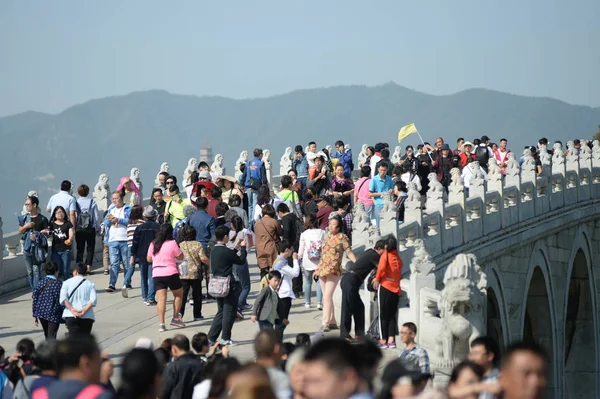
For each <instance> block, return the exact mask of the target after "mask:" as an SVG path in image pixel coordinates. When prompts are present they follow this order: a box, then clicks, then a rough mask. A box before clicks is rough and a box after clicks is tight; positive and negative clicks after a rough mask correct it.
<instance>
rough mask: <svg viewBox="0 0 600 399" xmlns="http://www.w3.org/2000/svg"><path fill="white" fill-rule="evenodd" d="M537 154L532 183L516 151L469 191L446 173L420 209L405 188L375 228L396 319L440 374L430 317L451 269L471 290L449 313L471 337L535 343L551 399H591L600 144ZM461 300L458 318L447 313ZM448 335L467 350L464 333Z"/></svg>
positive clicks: (436, 315) (529, 167)
mask: <svg viewBox="0 0 600 399" xmlns="http://www.w3.org/2000/svg"><path fill="white" fill-rule="evenodd" d="M545 155H546V157H544V156H542V161H543V163H544V165H543V174H542V176H536V174H535V170H534V167H535V163H533V162H531V159H529V158H531V156H530V154H528V153H526V154H525V155H524V162H523V165H522V166H521V167H519V166H518V163H516V162H515V161H514V158H513V159H511V161H512V164H511V162H509V166H508V168H507V170H506V175H504V176H503V175H502V172H501V170H500V169H499V168H498V167H497V166H496V165H495V164H494V165H492V164H490V166H489V169H490V170H489V174H488V179H487V182H486V181H484V180H483V179H482V178H481V177H482V176H474V178H473V179H471V184H470V190H469V195H466V194H465V191H466V190H464V187H463V183H462V180H461V179H460V177H459V176H460V175H457V174H456V172H454V173H453V181H452V183H451V185H450V187H449V190H448V191H449V192H448V194H446V193H445V192H444V191H443V190H440V191H439V192H436V190H435V189H434V190H430V192H429V193H428V197H427V200H426V207H425V210H423V209H422V207H421V206H420V198H419V196H418V193H416V192H413V191H412V190H411V189H409V198H408V200H407V202H406V215H405V223H403V224H402V225H400V226H397V224H396V223H395V220H393V216H392V215H391V213H390V214H388V215H382V225H381V232H382V234H387V233H392V234H395V235H396V236H397V238H398V242H399V247H400V248H399V249H400V253H401V257H402V258H403V261H404V265H405V270H404V273H403V281H402V287H403V291H404V294H403V300H402V301H401V309H400V316H399V318H400V323H402V322H406V321H413V322H415V323H416V324H417V325H418V327H419V330H420V333H419V337H418V341H419V342H420V343H421V344H422V345H423V346H424V347H426V348H427V349H428V351H429V352H430V354H432V355H433V356H432V357H433V358H434V359H435V360H434V363H437V364H438V366H439V367H438V373H441V374H444V367H443V366H444V364H443V362H444V360H445V361H446V362H448V361H450V364H448V363H446V366H451V365H452V360H453V359H441V358H440V356H441V357H444V356H447V355H443V354H442V353H443V342H440V338H439V336H440V334H442V332H443V330H444V328H446V327H444V323H445V321H444V319H445V318H446V319H447V320H449V323H448V324H449V325H450V330H452V327H451V325H452V320H450V317H448V316H447V313H448V312H446V316H444V311H443V309H442V302H443V301H444V298H443V297H444V291H445V289H446V288H447V287H446V286H445V284H444V282H445V281H446V280H447V279H450V280H452V279H453V276H454V277H456V275H457V273H458V274H461V273H462V277H467V276H468V277H469V278H470V279H471V280H475V281H473V284H474V285H477V284H478V283H483V284H482V285H481V286H479V287H472V291H471V293H470V296H469V297H468V298H469V299H468V300H464V299H460V298H457V299H456V300H454V301H453V302H452V301H451V306H454V307H455V308H454V310H450V313H451V314H452V313H454V314H455V315H458V316H459V317H463V316H464V318H466V319H467V320H469V321H471V322H472V323H471V324H472V325H477V324H478V323H477V322H473V320H477V319H480V322H481V325H482V327H483V328H482V330H483V331H481V333H486V334H487V335H490V336H492V337H494V338H496V339H497V341H498V342H499V343H500V346H501V348H503V347H505V346H506V345H508V344H509V343H511V342H513V341H516V340H520V339H529V340H535V341H536V342H538V343H539V344H541V345H542V346H543V347H544V348H545V349H546V350H547V352H548V355H549V358H550V370H549V375H550V381H549V382H550V384H549V385H550V389H551V391H552V394H553V396H554V397H556V398H567V397H569V398H573V397H582V398H583V397H586V398H591V397H598V395H599V393H600V392H599V387H598V384H599V379H598V378H599V370H600V364H599V362H600V354H599V351H598V350H599V348H598V343H597V342H598V338H599V336H598V298H599V296H600V292H599V291H598V289H599V287H600V281H599V280H598V279H599V278H600V263H599V261H600V146H599V145H598V142H595V143H594V149H593V151H590V150H589V149H584V150H582V152H581V154H577V153H576V152H575V149H574V148H573V147H569V151H568V152H567V155H566V157H564V156H563V155H562V151H560V152H559V153H557V152H556V151H555V155H554V157H553V159H552V160H550V159H549V158H550V157H549V155H548V154H545ZM457 176H458V178H457ZM434 185H435V184H434ZM438 188H439V187H438ZM432 191H433V194H432ZM357 227H358V228H359V229H360V226H355V229H356V228H357ZM365 230H367V229H365ZM358 245H360V244H358ZM367 245H368V244H367ZM459 254H473V255H475V257H476V259H477V260H476V263H477V265H478V266H477V265H475V266H476V267H477V271H478V270H479V268H480V271H481V272H482V273H481V274H482V277H483V278H480V279H479V280H478V277H477V276H478V274H477V273H475V274H469V273H470V272H464V270H461V269H464V268H468V267H469V265H468V264H466V263H468V261H465V260H464V259H457V255H459ZM455 259H456V261H455ZM409 265H410V268H409ZM449 266H450V267H449ZM409 269H410V270H409ZM450 269H452V270H450ZM473 271H476V270H475V269H473ZM473 276H475V277H473ZM467 291H468V290H467ZM448 295H450V293H448ZM448 295H447V296H446V299H447V298H448ZM479 295H482V298H483V299H484V302H483V304H484V306H481V307H478V306H477V305H476V302H477V297H478V296H479ZM364 296H365V297H366V294H365V295H364ZM450 297H451V295H450ZM461 302H464V304H465V305H467V308H466V310H465V309H462V310H456V307H457V305H459V304H461ZM469 302H470V303H469ZM446 329H447V328H446ZM452 338H453V339H454V341H455V342H456V341H460V340H461V339H463V340H465V339H466V340H467V343H468V340H469V339H472V338H473V336H469V335H468V334H467V335H466V336H463V337H460V334H459V335H458V336H457V335H456V334H454V336H453V337H452ZM442 341H443V340H442ZM467 347H468V346H467ZM462 350H463V352H464V348H463V349H462ZM454 351H455V352H454V355H455V356H457V358H456V359H455V360H456V361H458V359H460V358H464V356H465V355H466V353H460V351H461V349H460V348H459V347H458V346H456V347H455V348H454ZM446 371H447V370H446Z"/></svg>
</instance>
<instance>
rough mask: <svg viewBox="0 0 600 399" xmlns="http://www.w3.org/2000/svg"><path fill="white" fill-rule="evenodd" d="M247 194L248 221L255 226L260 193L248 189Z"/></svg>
mask: <svg viewBox="0 0 600 399" xmlns="http://www.w3.org/2000/svg"><path fill="white" fill-rule="evenodd" d="M246 194H247V195H248V220H249V221H250V224H251V225H253V224H254V207H255V206H256V202H257V201H258V191H256V190H254V189H251V188H249V187H246Z"/></svg>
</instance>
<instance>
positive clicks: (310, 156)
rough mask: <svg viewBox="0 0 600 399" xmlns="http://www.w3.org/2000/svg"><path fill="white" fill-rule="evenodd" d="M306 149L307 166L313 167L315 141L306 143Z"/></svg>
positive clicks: (315, 154)
mask: <svg viewBox="0 0 600 399" xmlns="http://www.w3.org/2000/svg"><path fill="white" fill-rule="evenodd" d="M307 150H308V151H306V161H307V162H308V166H309V167H314V166H315V158H316V157H317V143H315V142H314V141H311V142H310V143H308V147H307Z"/></svg>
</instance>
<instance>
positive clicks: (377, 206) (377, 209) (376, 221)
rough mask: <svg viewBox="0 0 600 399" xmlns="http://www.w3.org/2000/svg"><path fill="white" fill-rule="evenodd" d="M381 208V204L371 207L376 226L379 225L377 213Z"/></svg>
mask: <svg viewBox="0 0 600 399" xmlns="http://www.w3.org/2000/svg"><path fill="white" fill-rule="evenodd" d="M382 210H383V205H375V206H374V207H373V218H374V219H375V223H377V227H379V221H380V218H379V214H380V213H381V211H382Z"/></svg>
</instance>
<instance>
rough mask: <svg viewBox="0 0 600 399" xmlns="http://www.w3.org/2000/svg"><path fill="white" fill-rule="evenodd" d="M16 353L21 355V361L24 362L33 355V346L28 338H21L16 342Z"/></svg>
mask: <svg viewBox="0 0 600 399" xmlns="http://www.w3.org/2000/svg"><path fill="white" fill-rule="evenodd" d="M17 352H19V353H20V354H21V360H23V361H24V362H25V361H27V360H31V359H32V357H33V354H34V353H35V344H34V343H33V341H32V340H30V339H29V338H23V339H21V340H20V341H19V342H17Z"/></svg>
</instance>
